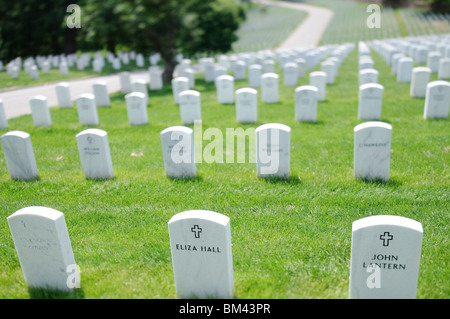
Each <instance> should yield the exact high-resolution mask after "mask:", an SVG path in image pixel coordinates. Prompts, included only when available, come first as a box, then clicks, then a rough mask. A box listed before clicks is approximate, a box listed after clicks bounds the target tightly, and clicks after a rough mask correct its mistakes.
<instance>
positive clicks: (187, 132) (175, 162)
mask: <svg viewBox="0 0 450 319" xmlns="http://www.w3.org/2000/svg"><path fill="white" fill-rule="evenodd" d="M160 135H161V145H162V152H163V160H164V169H165V171H166V176H167V177H170V178H192V177H195V176H197V169H196V164H195V148H194V131H193V130H192V129H190V128H189V127H184V126H172V127H168V128H166V129H165V130H163V131H162V132H161V134H160Z"/></svg>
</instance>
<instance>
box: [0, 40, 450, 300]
mask: <svg viewBox="0 0 450 319" xmlns="http://www.w3.org/2000/svg"><path fill="white" fill-rule="evenodd" d="M437 40H438V41H437ZM422 47H426V50H427V52H428V53H427V67H426V68H427V70H426V72H427V73H426V74H427V76H428V77H427V76H424V75H423V71H424V70H423V68H424V67H421V69H420V70H418V69H417V68H413V64H412V63H411V59H413V61H416V62H417V63H420V62H419V61H422V60H417V57H418V56H421V55H420V54H419V53H418V52H419V51H420V52H422V50H423V48H422ZM354 49H355V45H354V44H344V45H339V46H327V47H319V48H314V49H299V50H293V51H290V52H286V51H280V52H272V53H270V55H269V56H267V55H265V54H264V53H261V54H247V55H242V56H240V57H241V58H242V59H240V60H239V59H237V58H236V56H233V58H236V59H235V60H233V59H231V58H230V57H227V56H221V57H220V58H219V59H218V60H217V63H216V61H215V60H214V59H212V58H204V59H202V60H201V61H200V64H199V68H200V72H203V73H204V75H205V81H207V82H214V83H215V87H216V90H217V91H216V92H217V99H218V103H219V104H227V103H231V104H233V103H235V104H236V118H237V121H238V122H242V123H255V122H256V120H257V118H256V117H257V102H258V99H257V93H258V92H257V89H260V90H261V101H262V102H263V103H277V102H278V85H279V76H278V74H276V73H275V72H274V69H273V66H274V64H275V63H279V65H280V66H281V69H282V70H283V73H284V74H283V83H284V85H286V86H293V87H295V86H296V83H298V82H297V80H298V78H300V77H305V76H306V73H307V71H308V70H313V69H314V68H315V67H316V66H319V65H320V71H313V72H310V74H309V79H310V83H309V85H305V86H301V87H296V88H295V96H296V99H295V109H296V112H295V116H296V120H297V121H310V122H315V121H316V111H317V103H320V102H321V101H323V100H324V99H325V97H326V87H327V84H331V83H333V81H334V79H335V77H336V76H338V73H339V67H340V65H341V64H342V62H343V61H344V60H345V58H346V57H347V55H348V53H349V52H351V50H354ZM357 49H358V53H359V54H358V58H359V61H358V62H359V72H360V77H359V85H360V90H359V106H358V118H359V119H361V120H366V121H367V122H364V123H361V124H359V125H357V126H356V127H354V175H355V176H356V177H357V178H361V179H368V180H382V181H384V182H386V181H388V180H389V169H390V153H391V150H390V148H391V133H392V126H391V125H390V124H389V123H384V122H380V121H379V120H380V116H381V107H382V92H383V87H382V86H381V85H380V84H378V83H377V75H378V73H377V71H376V69H375V65H374V63H373V60H372V58H371V56H370V54H371V49H373V50H375V51H377V52H379V53H380V54H381V55H382V56H383V57H384V58H385V60H386V63H388V64H389V65H392V70H393V73H395V74H396V75H397V80H398V81H402V82H411V96H412V97H420V98H421V97H425V106H424V118H425V119H434V118H448V111H449V106H450V84H449V82H448V81H446V80H448V74H449V73H450V72H448V73H446V72H447V71H448V70H447V69H446V68H448V67H449V64H448V60H449V58H450V41H449V38H448V37H440V38H439V39H436V38H433V39H432V40H429V39H426V38H425V39H402V40H392V41H374V42H371V43H364V42H360V43H358V46H357ZM435 52H439V55H440V58H439V63H438V68H437V69H436V67H435V65H436V63H437V62H436V61H435V60H434V59H435V56H437V55H436V54H435ZM421 54H423V53H421ZM230 69H231V70H233V72H234V76H231V75H229V74H227V72H228V70H230ZM152 70H153V73H151V74H150V84H148V83H146V82H142V81H138V82H140V84H138V82H136V83H131V82H130V81H129V74H127V73H122V74H121V75H120V76H121V83H122V92H123V93H127V95H126V96H125V103H126V105H127V112H128V113H127V114H128V119H129V121H130V124H132V125H145V124H146V123H147V113H146V111H147V105H148V90H149V89H150V90H152V89H158V88H157V87H159V88H160V87H161V83H162V82H159V81H158V80H155V79H158V76H160V72H157V71H160V70H159V69H158V68H157V67H155V66H154V67H153V68H151V71H152ZM151 71H150V72H151ZM431 72H439V77H440V80H439V81H433V82H429V75H430V73H431ZM194 73H195V72H194V71H193V68H192V65H191V64H190V61H189V60H186V59H184V60H182V61H180V65H179V67H178V68H177V75H176V77H175V78H174V80H173V82H172V89H173V98H174V103H176V104H178V105H179V107H180V117H181V119H182V123H183V124H184V125H189V124H192V123H195V121H201V106H200V105H201V103H200V92H198V91H195V90H194V88H195V78H194V77H192V74H194ZM158 74H159V75H158ZM246 74H248V81H249V87H248V88H243V89H239V90H237V91H235V90H234V80H236V79H245V78H246V77H247V76H246ZM152 76H153V77H152ZM427 79H428V80H427ZM152 82H153V85H156V87H155V86H154V87H151V85H152ZM149 85H150V86H149ZM56 90H57V92H58V93H57V94H58V100H59V104H60V107H73V101H72V99H71V98H70V96H69V94H70V92H69V88H68V85H67V84H66V83H63V84H59V85H57V86H56ZM105 92H107V91H106V89H105V85H104V84H101V83H99V84H98V86H97V87H96V88H95V89H94V94H84V95H82V96H80V97H77V98H76V105H77V111H78V116H79V120H80V123H81V124H82V125H86V126H95V125H98V123H99V122H98V115H97V107H102V106H108V105H109V103H110V101H109V99H108V94H107V93H105ZM30 106H31V107H32V117H33V120H34V121H35V124H36V125H51V121H50V113H49V112H48V107H47V106H46V102H45V97H44V98H34V99H33V100H32V101H30ZM2 123H3V126H2V128H7V123H6V125H5V121H4V120H3V122H2ZM290 132H291V128H290V127H289V126H287V125H284V124H282V123H266V124H263V125H260V126H258V127H257V128H256V129H255V131H254V136H255V153H256V167H257V175H258V176H259V177H261V178H266V177H276V178H289V174H290V144H291V141H290ZM160 138H161V146H162V149H163V152H162V153H163V161H164V167H165V171H166V175H167V176H169V177H171V178H187V177H195V176H196V175H197V172H196V166H195V163H196V160H195V152H194V150H195V145H194V138H193V131H192V129H191V128H189V127H187V126H172V127H168V128H167V129H165V130H163V131H162V132H161V134H160ZM76 139H77V144H78V150H79V154H80V158H81V164H82V168H83V172H84V174H85V177H86V178H93V179H105V178H111V177H113V176H114V173H113V162H112V159H111V153H110V150H109V143H108V139H107V132H106V131H103V130H100V129H96V128H88V129H86V130H83V131H82V132H80V133H79V134H77V135H76ZM1 143H2V147H3V151H4V155H5V158H6V163H7V166H8V170H9V173H10V176H11V178H12V179H19V180H30V179H31V180H33V179H35V178H36V177H37V176H38V170H37V166H36V161H35V158H34V154H33V148H32V145H31V138H30V135H29V134H28V133H26V132H22V131H10V132H7V133H6V134H4V135H3V136H2V137H1ZM8 223H9V226H10V229H11V233H12V235H13V239H14V243H15V246H16V249H17V253H18V256H19V260H20V263H21V267H22V270H23V272H24V276H25V280H26V283H27V285H28V286H30V287H47V288H48V287H50V288H53V289H60V290H65V291H66V290H69V291H70V290H72V289H74V288H79V287H80V276H79V271H78V270H77V268H76V267H71V265H74V264H75V258H74V256H73V253H72V249H71V245H70V240H69V236H68V232H67V228H66V224H65V221H64V215H63V213H61V212H58V211H55V210H53V209H51V208H47V207H26V208H23V209H21V210H19V211H17V212H15V213H14V214H12V215H11V216H9V217H8ZM230 223H231V221H230V219H229V218H228V217H227V216H225V215H222V214H220V213H217V212H211V211H202V210H193V211H186V212H181V213H179V214H176V215H174V216H173V217H172V218H171V219H170V220H169V221H168V231H169V235H170V247H171V253H172V264H173V272H174V279H175V287H176V292H177V294H178V295H179V296H180V297H182V298H191V297H196V298H211V297H212V298H233V297H234V279H233V253H232V245H231V231H230ZM422 237H423V229H422V225H421V223H419V222H417V221H415V220H411V219H408V218H405V217H400V216H371V217H366V218H362V219H360V220H357V221H355V222H353V227H352V249H351V266H350V287H349V297H350V298H415V297H416V289H417V283H418V273H419V266H420V253H421V247H422ZM67 269H70V271H68V270H67Z"/></svg>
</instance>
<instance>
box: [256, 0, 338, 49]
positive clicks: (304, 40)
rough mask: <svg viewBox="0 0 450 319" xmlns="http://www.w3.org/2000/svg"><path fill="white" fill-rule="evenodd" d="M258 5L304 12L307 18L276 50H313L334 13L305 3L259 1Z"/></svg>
mask: <svg viewBox="0 0 450 319" xmlns="http://www.w3.org/2000/svg"><path fill="white" fill-rule="evenodd" d="M259 2H260V3H264V4H271V5H277V6H281V7H285V8H289V9H294V10H300V11H306V12H307V13H308V17H307V18H306V19H305V20H304V21H303V22H302V23H301V24H300V25H299V26H298V27H297V29H295V31H294V32H293V33H292V34H291V35H290V36H289V37H288V38H287V39H286V40H285V41H284V42H282V43H281V44H280V45H279V46H278V49H293V48H297V47H304V48H313V47H317V46H318V45H319V42H320V39H321V38H322V35H323V33H324V32H325V30H326V28H327V26H328V24H329V23H330V21H331V19H332V18H333V15H334V12H333V11H332V10H330V9H327V8H323V7H317V6H313V5H310V4H305V3H296V2H286V1H267V0H259Z"/></svg>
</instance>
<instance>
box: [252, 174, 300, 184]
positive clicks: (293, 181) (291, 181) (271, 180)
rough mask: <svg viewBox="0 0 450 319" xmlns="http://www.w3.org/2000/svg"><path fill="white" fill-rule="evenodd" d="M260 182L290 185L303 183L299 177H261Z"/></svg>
mask: <svg viewBox="0 0 450 319" xmlns="http://www.w3.org/2000/svg"><path fill="white" fill-rule="evenodd" d="M258 179H259V180H260V181H263V182H265V183H267V184H289V185H300V184H301V183H302V181H301V180H300V178H299V177H298V176H289V177H288V178H283V177H259V178H258Z"/></svg>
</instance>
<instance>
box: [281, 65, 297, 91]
mask: <svg viewBox="0 0 450 319" xmlns="http://www.w3.org/2000/svg"><path fill="white" fill-rule="evenodd" d="M283 80H284V85H285V86H297V84H298V66H297V64H295V63H293V62H288V63H285V64H284V66H283Z"/></svg>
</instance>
